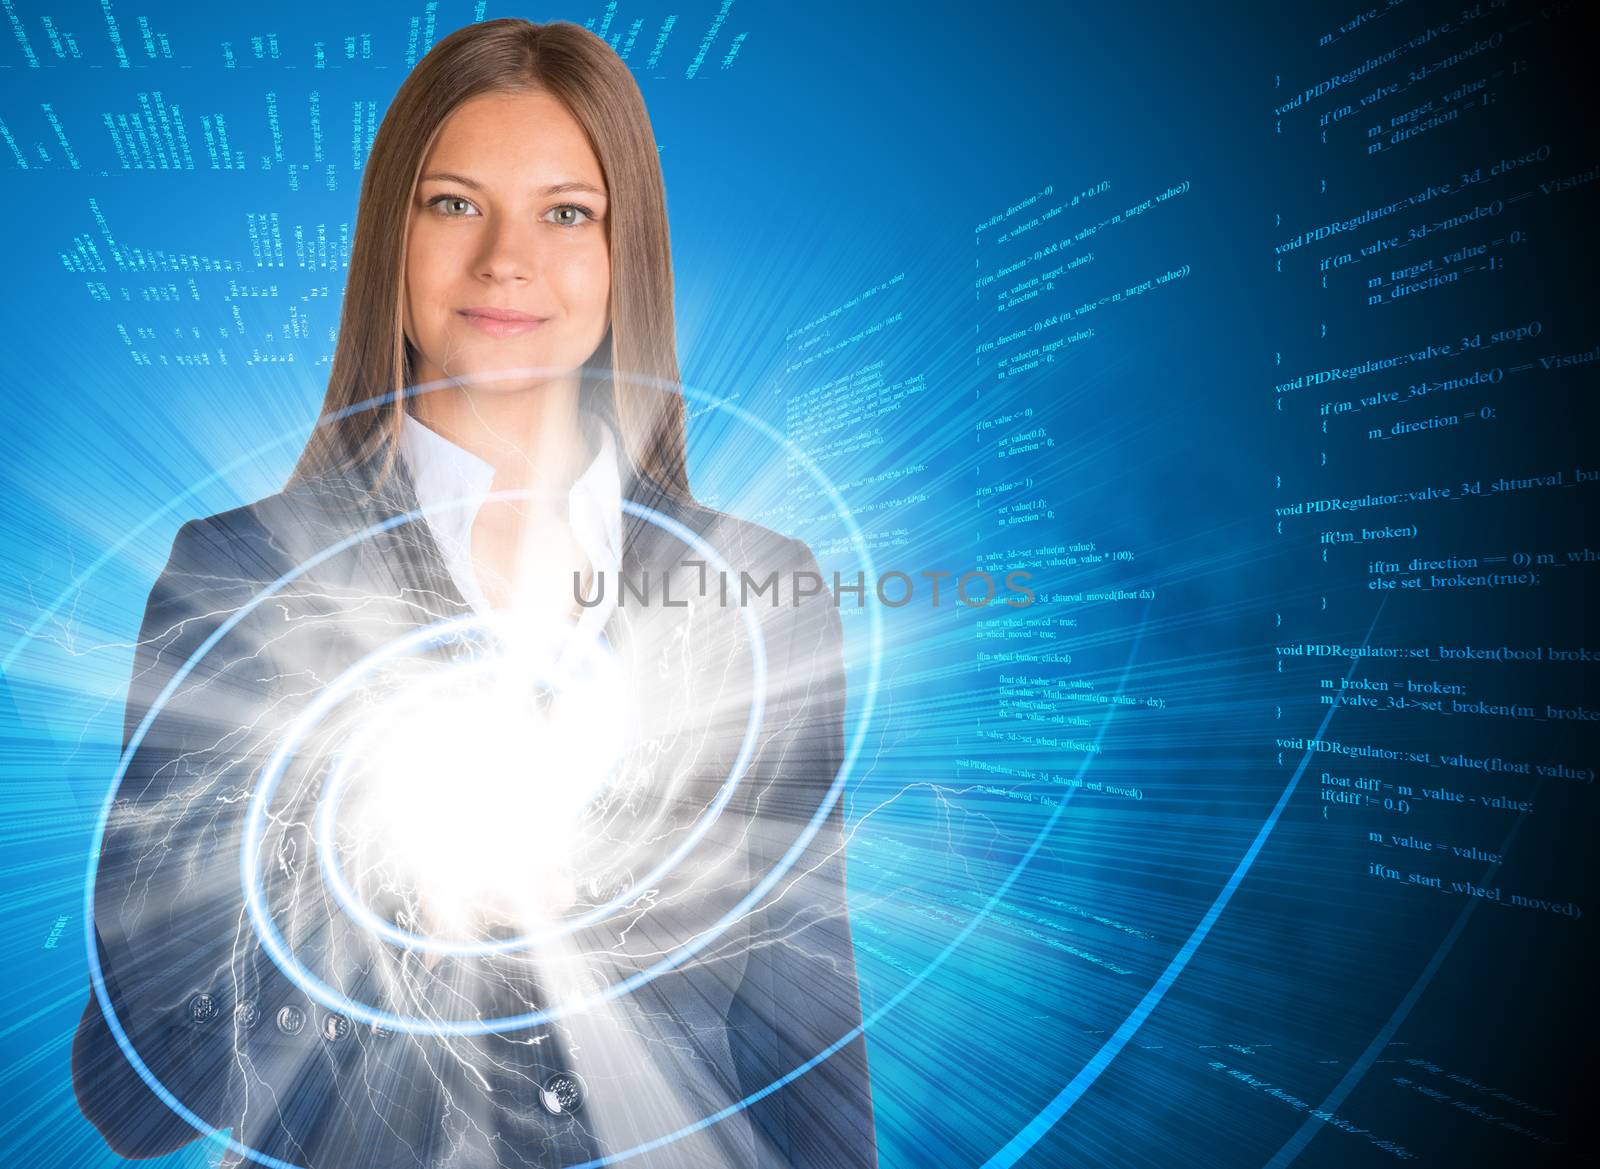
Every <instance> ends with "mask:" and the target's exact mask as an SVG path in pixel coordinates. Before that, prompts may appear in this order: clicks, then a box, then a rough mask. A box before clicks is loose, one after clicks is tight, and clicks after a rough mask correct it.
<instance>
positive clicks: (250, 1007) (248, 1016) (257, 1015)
mask: <svg viewBox="0 0 1600 1169" xmlns="http://www.w3.org/2000/svg"><path fill="white" fill-rule="evenodd" d="M233 1019H234V1022H236V1023H238V1024H239V1030H241V1031H254V1030H255V1029H256V1024H257V1023H259V1022H261V1008H260V1007H259V1006H257V1005H256V1000H255V999H245V1000H244V1001H243V1002H241V1003H239V1004H238V1005H237V1006H235V1007H234V1008H233Z"/></svg>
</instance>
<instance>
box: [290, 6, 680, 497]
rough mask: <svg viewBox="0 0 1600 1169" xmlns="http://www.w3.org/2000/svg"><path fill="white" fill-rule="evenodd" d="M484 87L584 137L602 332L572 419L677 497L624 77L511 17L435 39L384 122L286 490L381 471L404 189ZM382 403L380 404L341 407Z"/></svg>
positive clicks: (564, 39) (676, 440) (653, 225)
mask: <svg viewBox="0 0 1600 1169" xmlns="http://www.w3.org/2000/svg"><path fill="white" fill-rule="evenodd" d="M491 92H544V93H549V94H550V95H551V96H553V97H555V98H556V99H557V100H558V101H560V102H561V103H562V104H563V105H565V106H566V108H567V109H568V111H570V112H571V114H572V116H573V117H574V118H575V119H576V120H577V122H578V124H579V125H580V126H582V127H583V130H584V132H585V134H587V135H588V138H589V143H590V145H591V147H592V148H593V150H594V152H595V157H596V158H597V159H598V160H599V162H600V168H601V171H602V173H603V174H604V176H605V183H606V188H607V193H608V196H609V198H608V204H609V209H608V211H607V215H606V218H607V221H608V223H607V231H608V236H607V240H608V243H609V247H610V253H611V323H610V327H609V328H608V329H607V331H606V335H605V337H604V339H603V340H602V341H601V343H600V346H599V348H598V349H597V350H596V351H595V354H594V357H593V358H591V361H590V366H591V373H590V375H589V376H587V377H586V378H585V382H584V387H583V393H584V395H585V399H586V401H585V408H587V409H591V410H594V411H596V412H597V413H602V414H603V415H604V416H606V417H607V418H608V419H609V420H610V421H611V422H612V423H613V424H614V425H615V426H616V428H617V430H618V432H619V434H620V437H621V441H622V446H623V450H624V453H625V454H626V456H627V457H628V458H629V459H630V460H631V462H632V463H633V465H634V466H636V467H637V468H639V469H640V470H642V471H644V472H645V473H646V474H648V475H650V476H651V477H652V478H654V479H655V480H656V482H657V483H659V484H660V485H661V486H662V487H663V488H665V489H666V490H667V491H669V492H671V493H673V494H675V495H680V496H684V497H687V496H688V494H689V487H688V478H687V472H686V470H685V466H684V459H685V456H684V410H683V398H682V395H681V394H680V393H679V391H678V388H677V386H678V354H677V341H676V330H675V326H674V322H673V312H672V255H671V248H670V246H669V241H668V233H667V207H666V193H665V191H664V189H663V187H662V182H661V163H660V160H659V157H658V155H657V152H656V142H655V134H654V132H653V131H652V129H651V127H650V117H649V115H648V114H647V113H646V112H645V107H644V98H643V97H642V95H641V94H640V93H639V87H638V85H637V84H636V83H635V81H634V80H633V75H632V74H631V73H630V72H629V71H628V67H627V66H626V65H624V64H623V63H622V60H621V59H620V58H619V57H618V56H617V55H616V53H614V52H613V51H612V50H611V47H610V46H609V45H607V44H606V42H605V41H603V40H601V39H600V38H599V37H597V36H595V35H594V34H593V33H591V32H589V31H588V30H587V29H584V28H581V27H579V26H578V25H575V24H570V23H567V22H564V21H557V22H552V23H549V24H542V25H541V24H534V23H532V22H530V21H526V20H520V19H515V18H505V19H500V20H489V21H484V22H482V23H480V24H471V25H468V26H467V27H465V28H462V29H458V30H457V31H455V32H453V33H451V34H450V35H449V36H447V37H445V38H444V39H443V40H442V41H440V42H439V43H438V44H437V45H435V46H434V47H433V49H432V50H431V51H429V53H428V54H427V56H425V57H423V59H422V60H421V61H419V62H417V65H416V68H414V69H413V70H412V71H411V74H410V76H409V77H407V78H406V80H405V81H404V83H402V84H401V86H400V90H399V92H398V93H396V94H395V98H394V101H393V102H392V103H391V104H390V106H389V109H388V112H387V113H385V114H384V118H383V123H382V125H380V126H379V127H378V133H377V136H376V138H375V139H374V140H373V143H372V152H371V155H370V156H369V157H368V159H367V167H366V174H365V176H364V177H363V179H362V182H361V197H360V201H359V203H358V205H357V209H356V230H355V240H354V243H353V245H352V247H351V252H350V272H349V277H348V280H347V282H346V287H345V297H344V305H343V308H342V310H341V312H340V317H339V337H338V342H337V344H336V345H335V348H334V354H333V368H332V371H331V373H330V375H329V377H328V389H327V393H326V395H325V397H324V398H323V403H322V422H321V424H320V425H318V427H317V428H316V430H315V431H314V432H313V433H312V436H311V439H310V441H309V442H308V443H307V444H306V448H305V451H304V452H303V453H302V454H301V456H300V461H299V462H298V464H297V465H296V466H295V469H294V473H293V475H292V476H291V478H290V482H291V483H293V482H296V481H303V480H304V479H306V478H309V477H310V476H312V475H316V474H320V473H325V472H342V471H347V470H349V469H350V468H352V467H354V466H355V465H357V464H360V463H364V462H366V461H368V460H373V459H380V460H381V468H382V469H381V472H380V476H386V475H387V474H388V472H389V470H390V469H391V468H392V466H393V464H394V459H395V455H396V452H397V450H398V444H399V438H400V432H401V426H402V423H403V421H404V413H405V409H406V406H405V402H404V400H403V394H402V391H404V390H405V389H406V388H407V387H409V386H411V385H412V384H413V373H414V371H413V366H412V351H411V345H410V343H409V342H408V341H407V340H406V339H405V335H404V329H403V327H402V320H403V314H404V310H405V270H406V255H405V253H406V235H407V229H408V226H409V223H410V214H411V204H412V201H413V199H414V197H415V193H416V184H417V178H418V175H419V173H420V172H421V169H422V163H423V160H424V159H425V158H426V157H427V154H428V151H429V149H430V148H431V147H432V145H433V142H434V140H435V138H436V137H437V135H438V133H439V130H440V127H442V126H443V125H444V123H445V121H446V119H448V118H449V117H450V115H451V114H452V113H454V112H455V110H456V109H457V108H458V107H460V106H461V105H462V103H464V102H466V101H468V100H469V99H471V98H474V97H477V96H479V95H480V94H485V93H491ZM595 369H598V370H599V371H600V376H595V374H594V370H595ZM606 371H609V377H607V376H605V373H606ZM384 395H389V399H388V400H387V401H384V402H382V403H381V404H378V405H375V406H373V407H372V408H370V409H356V407H359V406H360V405H361V404H362V403H364V402H368V401H370V400H372V399H375V398H381V397H383V396H384Z"/></svg>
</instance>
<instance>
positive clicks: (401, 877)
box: [337, 640, 634, 938]
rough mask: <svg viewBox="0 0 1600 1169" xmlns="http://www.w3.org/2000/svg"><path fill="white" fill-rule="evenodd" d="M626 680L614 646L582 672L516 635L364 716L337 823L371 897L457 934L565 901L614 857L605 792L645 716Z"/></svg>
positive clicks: (589, 658)
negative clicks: (629, 696)
mask: <svg viewBox="0 0 1600 1169" xmlns="http://www.w3.org/2000/svg"><path fill="white" fill-rule="evenodd" d="M616 675H617V670H616V667H615V664H614V662H613V661H612V660H611V659H610V657H609V655H607V654H604V653H603V652H597V653H593V654H587V655H584V657H583V660H582V662H581V664H580V665H577V666H574V665H572V664H571V662H570V660H567V661H561V660H558V658H557V656H556V655H555V654H554V653H553V652H552V651H551V643H550V642H547V641H542V640H541V641H536V642H528V641H519V642H517V643H514V646H513V648H510V649H508V650H505V651H504V652H498V653H494V654H492V655H490V656H487V657H483V658H480V659H478V660H475V661H473V662H471V663H469V664H466V665H462V666H458V667H454V668H450V669H445V670H436V671H433V672H431V673H429V674H427V675H426V676H424V677H422V678H420V679H418V680H415V681H412V682H410V683H408V684H406V685H404V686H402V687H401V688H399V689H397V690H395V691H393V692H391V693H388V694H386V695H384V696H383V697H382V698H381V699H379V700H377V701H376V702H375V703H374V704H373V705H371V706H369V707H367V708H366V709H364V710H363V711H362V715H361V719H360V723H359V730H358V731H357V732H356V733H355V735H354V736H353V737H352V739H351V740H350V741H349V742H348V743H347V745H346V747H345V749H344V751H343V752H342V756H341V759H340V761H339V767H341V768H343V769H346V772H347V777H346V782H347V784H348V789H347V795H346V797H345V799H344V800H343V801H341V806H340V809H339V811H338V821H337V832H338V840H339V851H340V854H341V857H342V859H343V862H344V863H343V865H342V867H343V869H344V872H345V874H346V875H347V877H348V878H349V879H350V882H351V884H352V885H353V887H354V890H355V892H356V894H357V896H358V897H359V898H360V900H361V901H362V902H363V903H364V904H366V905H369V906H371V905H374V904H376V902H377V900H379V899H382V898H388V899H389V900H391V901H392V902H393V901H398V904H399V905H400V906H402V907H403V910H404V912H405V913H406V914H407V915H408V916H410V917H411V918H412V922H411V925H412V926H413V927H414V928H415V930H416V932H418V933H424V934H429V935H434V936H449V937H455V938H465V937H469V936H475V935H478V934H480V933H481V932H482V931H483V930H484V929H486V928H488V927H492V926H500V925H510V926H524V927H533V926H537V925H538V924H540V923H543V922H547V921H549V920H550V919H551V918H553V917H557V916H560V915H561V914H562V913H564V912H565V911H566V910H567V909H569V908H570V907H571V905H572V903H573V901H574V900H575V897H576V888H577V885H578V884H579V883H580V882H582V881H583V880H585V879H586V878H587V877H588V876H589V875H590V873H591V868H592V866H593V865H594V864H596V863H597V862H598V860H599V859H600V857H601V855H602V853H603V849H602V847H601V846H602V845H603V843H604V842H603V840H602V833H603V818H602V817H600V816H599V815H597V814H596V809H597V803H596V801H597V800H599V799H600V797H601V796H603V795H604V794H605V792H606V791H607V789H608V787H609V786H610V783H611V780H612V777H613V775H614V774H615V771H616V768H617V764H618V762H619V761H620V760H621V758H622V757H623V755H624V754H625V753H626V750H627V748H628V746H629V743H628V736H627V734H626V733H625V731H624V730H623V729H624V728H627V727H629V726H632V725H633V724H634V720H633V718H632V717H631V712H630V711H628V710H626V709H623V707H624V705H625V703H626V699H625V698H624V697H623V695H625V694H626V693H627V692H628V690H629V688H628V687H626V686H623V685H620V684H619V680H618V678H617V676H616Z"/></svg>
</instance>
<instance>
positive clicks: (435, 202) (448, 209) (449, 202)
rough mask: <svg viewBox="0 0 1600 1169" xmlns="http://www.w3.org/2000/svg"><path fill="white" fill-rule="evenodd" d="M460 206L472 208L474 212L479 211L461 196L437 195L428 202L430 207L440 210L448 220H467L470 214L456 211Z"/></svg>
mask: <svg viewBox="0 0 1600 1169" xmlns="http://www.w3.org/2000/svg"><path fill="white" fill-rule="evenodd" d="M458 205H459V206H460V207H467V208H471V210H472V211H474V212H476V211H477V208H476V207H473V206H472V204H471V203H470V202H469V201H467V200H466V199H463V198H462V197H461V196H460V195H435V196H434V197H433V198H431V199H429V200H428V206H429V207H438V208H440V212H439V213H440V214H441V215H443V216H444V217H445V218H446V219H464V218H466V216H467V214H468V212H466V211H459V210H456V208H457V206H458Z"/></svg>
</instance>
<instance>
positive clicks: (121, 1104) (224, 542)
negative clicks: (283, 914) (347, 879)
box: [72, 517, 272, 1159]
mask: <svg viewBox="0 0 1600 1169" xmlns="http://www.w3.org/2000/svg"><path fill="white" fill-rule="evenodd" d="M243 560H244V558H243V557H241V555H240V547H239V544H238V541H237V540H236V539H235V538H234V533H233V532H232V530H231V529H230V527H229V525H228V524H227V523H226V521H225V520H223V518H222V517H214V518H213V519H211V520H197V521H191V522H190V523H187V524H185V525H184V526H183V528H182V529H181V530H180V531H179V532H178V534H177V537H176V539H175V540H174V542H173V547H172V552H171V555H170V556H169V558H168V561H167V564H166V567H165V568H164V569H163V571H162V573H161V575H160V577H159V578H158V579H157V581H156V584H155V586H154V588H153V589H152V590H151V592H150V596H149V601H148V603H147V605H146V608H145V614H144V619H143V622H142V624H141V627H140V632H139V639H138V643H137V646H136V649H135V654H134V667H133V675H132V679H131V682H130V685H129V690H128V701H127V707H126V713H125V719H124V729H123V749H124V750H126V748H127V744H128V742H129V741H130V739H131V737H132V735H133V732H134V731H135V730H136V729H137V728H138V727H139V725H140V724H141V723H142V722H143V721H144V719H145V717H146V715H147V714H148V713H149V711H150V710H151V709H152V707H153V706H154V704H155V703H156V702H157V700H158V698H159V696H160V695H161V694H162V692H163V691H164V690H165V689H166V687H167V685H168V684H169V683H170V682H171V681H172V680H173V679H174V678H175V677H176V676H177V674H178V672H179V670H180V669H182V668H183V667H184V665H185V663H187V662H189V661H190V659H191V657H194V656H195V655H196V654H198V653H199V651H200V649H201V647H202V646H203V645H204V644H205V642H206V641H207V640H208V639H209V638H210V637H211V636H212V635H213V634H214V633H216V632H217V630H218V629H220V628H221V627H222V625H223V624H224V622H226V621H227V620H228V618H229V617H230V616H231V615H233V614H234V613H235V612H237V611H238V610H239V608H240V607H241V606H242V605H244V604H245V603H247V602H248V600H249V599H250V597H251V596H253V595H254V594H255V592H256V591H257V590H258V589H259V588H260V587H261V582H262V581H263V580H270V579H272V576H270V575H267V576H264V575H263V573H262V571H261V569H262V566H259V565H252V566H251V568H250V569H249V570H247V569H246V568H245V567H244V566H243ZM269 571H270V570H269ZM235 633H236V635H230V636H224V637H223V638H220V639H219V640H218V642H217V644H216V646H215V647H214V648H213V649H212V650H211V651H209V652H208V653H206V654H205V655H204V656H203V657H200V658H197V659H196V661H195V664H194V666H193V668H192V669H191V670H190V672H189V673H188V675H187V676H186V677H185V678H184V679H183V681H182V682H180V684H179V686H178V688H177V689H175V690H174V692H173V694H172V695H171V696H170V697H169V698H168V700H167V701H166V702H165V703H164V704H163V706H162V707H161V709H160V711H159V712H158V715H157V717H156V718H155V719H154V720H153V721H152V722H151V725H150V727H149V728H148V731H147V733H146V735H145V737H144V739H143V740H142V742H141V743H140V745H139V747H138V748H137V750H136V751H135V753H134V755H133V757H132V759H131V760H130V762H129V766H128V768H127V770H126V772H125V773H124V775H123V778H122V781H121V784H120V786H119V790H118V792H117V795H116V797H115V800H114V802H113V807H112V811H111V814H110V817H109V819H108V821H107V825H106V831H105V836H104V839H103V841H102V846H101V852H100V859H99V866H98V869H97V875H96V882H95V921H94V923H93V929H94V939H95V945H96V948H97V951H98V956H99V961H100V966H101V970H102V974H103V979H104V985H105V988H106V991H107V993H108V995H109V997H110V999H111V1001H112V1005H113V1007H114V1008H115V1010H116V1014H117V1018H118V1021H119V1023H120V1024H121V1025H122V1027H123V1029H124V1032H125V1034H126V1035H127V1037H128V1039H129V1041H130V1042H131V1043H132V1044H133V1047H134V1050H135V1051H137V1052H138V1053H139V1055H140V1058H141V1060H143V1062H145V1063H146V1065H147V1066H148V1067H149V1069H150V1070H151V1072H153V1073H154V1075H155V1076H156V1078H157V1079H158V1080H159V1081H160V1082H161V1083H162V1084H163V1085H164V1086H165V1087H166V1088H167V1089H168V1091H170V1092H172V1094H173V1095H174V1096H176V1097H177V1098H178V1099H179V1100H180V1101H182V1102H183V1103H184V1104H185V1106H186V1107H188V1108H189V1109H190V1110H191V1111H193V1112H195V1113H196V1114H198V1115H199V1116H201V1117H202V1118H203V1119H206V1120H215V1121H216V1122H217V1123H218V1124H219V1125H223V1124H226V1123H227V1121H226V1120H225V1119H223V1118H224V1117H225V1116H226V1114H227V1105H226V1097H227V1093H228V1090H229V1085H230V1080H231V1071H232V1061H231V1060H230V1058H229V1057H230V1054H231V1046H232V1045H231V1044H230V1043H228V1042H226V1041H225V1037H231V1033H232V1028H231V1026H229V1024H228V1020H227V1019H225V1018H223V1019H218V1018H216V1017H215V1015H216V1013H217V1011H218V1009H219V1008H218V1002H217V999H216V997H215V996H211V997H203V996H204V995H205V994H206V992H207V991H208V990H209V989H210V983H209V982H207V981H206V980H207V979H208V978H209V977H210V976H211V975H212V973H213V972H214V971H215V970H216V969H217V967H218V966H219V965H224V966H225V965H226V961H227V956H226V950H227V944H228V942H229V941H231V939H232V937H233V933H234V929H235V928H236V925H237V923H236V922H232V921H224V920H222V918H224V917H225V916H226V915H227V911H226V909H223V910H221V911H220V912H219V911H218V910H217V909H216V908H215V906H216V905H218V904H219V903H221V904H224V905H225V904H226V903H227V902H229V901H232V900H233V898H232V897H231V896H226V897H223V898H220V899H218V898H214V897H212V896H211V895H210V893H211V891H213V890H215V888H216V885H215V882H216V881H217V880H219V879H222V877H223V875H222V873H221V870H220V867H219V866H220V865H221V864H222V863H224V861H223V859H219V854H220V857H221V858H226V857H232V856H236V855H237V854H236V852H230V851H229V850H228V849H226V848H225V847H223V844H224V841H225V838H226V836H227V833H228V831H229V826H230V824H231V823H233V822H234V821H236V819H237V817H238V815H239V814H240V813H238V812H237V811H236V808H237V807H238V805H237V804H235V803H234V801H233V800H232V798H231V797H232V796H233V795H236V794H237V792H238V790H239V786H238V785H240V784H241V782H242V779H241V777H243V776H245V775H247V774H248V773H249V772H250V771H251V770H252V769H253V766H254V764H256V763H257V762H258V761H259V752H258V746H259V744H258V743H257V741H256V740H255V738H254V737H253V735H252V734H251V730H252V727H253V723H254V721H255V720H254V718H253V717H252V716H251V712H254V716H255V717H259V714H260V711H261V709H262V708H263V705H264V695H265V692H266V688H267V678H268V677H269V676H270V672H271V671H270V668H269V667H268V666H267V665H266V663H265V660H264V658H265V650H266V647H265V646H264V645H262V644H259V643H258V642H257V641H256V640H255V639H253V637H252V636H251V635H250V634H249V633H248V632H247V631H246V623H244V622H241V623H240V626H239V627H238V629H237V630H236V631H235ZM234 863H236V862H234ZM231 879H232V883H233V887H234V888H236V887H237V884H238V877H237V869H236V868H235V869H234V870H233V872H232V874H231ZM230 892H231V891H230ZM207 906H212V907H213V908H211V909H210V910H209V911H208V909H207ZM72 1084H73V1091H74V1093H75V1094H76V1096H77V1100H78V1105H79V1108H80V1109H81V1110H82V1112H83V1114H84V1116H85V1117H87V1118H88V1120H89V1121H90V1122H91V1123H92V1124H93V1125H94V1126H95V1128H96V1129H98V1130H99V1131H100V1133H101V1135H102V1136H104V1138H105V1139H106V1142H107V1143H108V1144H109V1145H110V1146H111V1148H112V1149H113V1150H114V1151H115V1152H117V1153H118V1154H120V1155H121V1156H123V1157H128V1158H135V1159H143V1158H148V1157H156V1156H160V1155H162V1154H164V1153H167V1152H171V1151H172V1150H174V1149H178V1148H181V1147H183V1146H184V1145H186V1144H188V1143H190V1142H191V1141H193V1140H195V1139H196V1138H198V1137H199V1136H200V1135H201V1134H200V1132H199V1131H198V1130H196V1129H195V1128H194V1127H193V1126H191V1125H190V1124H189V1123H188V1122H186V1121H185V1120H183V1119H182V1118H181V1117H179V1116H178V1115H177V1114H176V1113H175V1112H173V1111H172V1110H171V1109H170V1108H168V1107H167V1105H166V1104H164V1103H163V1102H162V1101H161V1100H160V1099H159V1098H158V1097H157V1096H156V1094H155V1093H154V1092H153V1091H152V1090H151V1089H150V1088H149V1087H148V1086H147V1085H146V1083H145V1081H144V1080H143V1079H142V1078H141V1077H140V1075H139V1074H138V1073H137V1072H136V1071H135V1069H134V1068H133V1066H132V1065H131V1064H130V1063H129V1061H128V1059H127V1057H126V1056H125V1055H124V1054H123V1052H122V1049H121V1048H120V1046H119V1045H118V1043H117V1041H116V1039H115V1037H114V1036H113V1035H112V1033H111V1029H110V1027H109V1026H108V1024H107V1021H106V1018H105V1015H104V1013H103V1011H102V1008H101V1004H100V1002H99V1000H98V998H97V997H96V995H95V993H94V988H93V986H92V984H91V987H90V992H89V1001H88V1004H87V1006H86V1007H85V1009H84V1012H83V1015H82V1018H81V1019H80V1021H79V1023H78V1027H77V1032H76V1035H75V1037H74V1041H73V1045H72Z"/></svg>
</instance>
